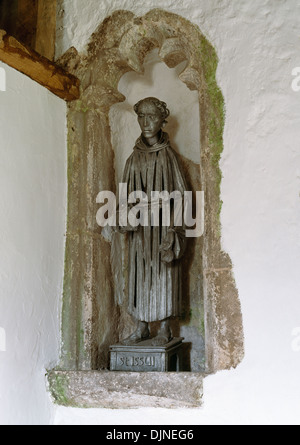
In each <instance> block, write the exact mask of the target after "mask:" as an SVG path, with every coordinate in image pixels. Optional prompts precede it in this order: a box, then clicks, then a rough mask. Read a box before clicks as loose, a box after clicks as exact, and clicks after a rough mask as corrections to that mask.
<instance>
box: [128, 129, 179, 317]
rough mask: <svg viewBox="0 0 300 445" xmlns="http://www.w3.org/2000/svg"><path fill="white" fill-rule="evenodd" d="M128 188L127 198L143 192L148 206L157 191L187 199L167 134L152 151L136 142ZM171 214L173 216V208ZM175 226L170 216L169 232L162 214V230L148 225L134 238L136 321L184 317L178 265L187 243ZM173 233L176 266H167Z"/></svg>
mask: <svg viewBox="0 0 300 445" xmlns="http://www.w3.org/2000/svg"><path fill="white" fill-rule="evenodd" d="M123 183H127V186H128V195H130V193H132V192H135V191H143V192H145V193H146V194H147V197H148V199H149V202H150V199H151V192H153V191H156V192H163V191H167V192H169V193H172V192H174V191H178V192H180V193H181V196H182V199H183V196H184V192H185V191H187V186H186V182H185V179H184V176H183V174H182V172H181V169H180V166H179V163H178V160H177V156H176V154H175V152H174V150H173V149H172V148H171V146H170V143H169V136H168V134H167V133H164V132H162V135H161V138H160V141H159V142H158V143H156V144H155V145H153V146H148V145H147V144H146V142H145V141H144V139H143V137H142V136H141V137H140V138H139V139H138V140H137V142H136V145H135V147H134V151H133V153H132V155H131V156H130V157H129V159H128V160H127V163H126V166H125V170H124V176H123ZM171 208H172V209H173V210H174V206H172V207H171ZM182 208H183V206H182ZM173 210H171V213H172V211H173ZM148 211H149V213H150V212H151V210H150V209H149V210H148ZM149 218H150V214H149ZM172 221H174V215H172V214H171V224H170V226H169V227H167V226H163V225H162V212H161V210H160V224H159V225H158V226H154V227H152V225H151V224H149V225H148V226H146V227H139V228H138V230H136V231H130V232H129V262H128V267H129V313H130V314H131V315H133V316H134V317H135V318H136V319H137V320H140V321H145V322H153V321H161V320H164V319H166V318H169V317H177V316H179V315H180V313H181V296H182V290H181V266H180V261H179V259H180V258H181V256H182V254H183V251H184V249H185V244H186V243H185V235H184V228H183V226H182V227H175V226H173V223H172ZM170 232H173V233H174V245H173V254H174V261H172V262H171V263H170V264H166V263H164V262H163V261H162V260H161V255H162V253H161V248H162V244H163V242H164V241H165V240H166V239H168V236H169V234H170Z"/></svg>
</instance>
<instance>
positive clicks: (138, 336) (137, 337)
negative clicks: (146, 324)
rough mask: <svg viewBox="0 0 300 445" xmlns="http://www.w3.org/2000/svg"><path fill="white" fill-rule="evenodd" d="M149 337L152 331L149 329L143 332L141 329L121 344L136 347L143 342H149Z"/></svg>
mask: <svg viewBox="0 0 300 445" xmlns="http://www.w3.org/2000/svg"><path fill="white" fill-rule="evenodd" d="M149 337H150V331H149V329H148V328H147V329H145V330H144V331H142V332H141V331H140V330H139V329H137V330H136V331H135V332H134V333H133V334H131V335H130V336H129V337H127V338H125V339H124V340H122V341H121V344H122V345H124V346H134V345H136V344H138V343H141V341H144V340H147V338H149Z"/></svg>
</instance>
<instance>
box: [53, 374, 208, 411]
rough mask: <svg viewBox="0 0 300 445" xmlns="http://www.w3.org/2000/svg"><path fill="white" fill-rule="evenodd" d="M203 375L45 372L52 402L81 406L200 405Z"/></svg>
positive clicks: (158, 406)
mask: <svg viewBox="0 0 300 445" xmlns="http://www.w3.org/2000/svg"><path fill="white" fill-rule="evenodd" d="M203 377H204V376H203V375H202V374H197V373H132V372H130V373H123V372H111V371H49V372H48V373H47V381H48V391H49V392H50V395H51V398H52V401H53V403H54V404H56V405H60V406H65V407H69V408H83V409H89V408H102V409H138V408H165V409H180V408H200V407H201V406H202V397H203ZM160 388H161V389H160ZM160 391H161V392H160ZM159 392H160V393H159ZM163 392H165V394H163Z"/></svg>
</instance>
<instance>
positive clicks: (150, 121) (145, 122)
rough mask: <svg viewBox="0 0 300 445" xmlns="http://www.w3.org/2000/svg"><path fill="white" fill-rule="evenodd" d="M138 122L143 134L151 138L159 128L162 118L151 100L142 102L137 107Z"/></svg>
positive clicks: (161, 124)
mask: <svg viewBox="0 0 300 445" xmlns="http://www.w3.org/2000/svg"><path fill="white" fill-rule="evenodd" d="M138 122H139V124H140V127H141V130H142V134H143V136H144V137H145V138H146V139H151V138H154V137H155V136H156V135H157V133H158V132H159V131H160V130H161V128H162V126H163V123H164V118H163V117H162V115H161V112H160V111H159V109H158V108H157V107H156V106H155V105H154V104H153V103H152V102H142V103H141V104H140V106H139V108H138Z"/></svg>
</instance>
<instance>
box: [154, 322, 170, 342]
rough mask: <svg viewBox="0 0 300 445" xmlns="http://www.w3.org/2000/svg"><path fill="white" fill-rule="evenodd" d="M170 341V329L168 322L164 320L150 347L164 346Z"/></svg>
mask: <svg viewBox="0 0 300 445" xmlns="http://www.w3.org/2000/svg"><path fill="white" fill-rule="evenodd" d="M171 340H172V332H171V329H170V322H169V320H164V321H162V323H161V328H160V330H159V332H158V334H157V336H156V337H154V338H153V340H152V342H151V344H152V346H165V345H167V344H168V343H169V342H170V341H171Z"/></svg>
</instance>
